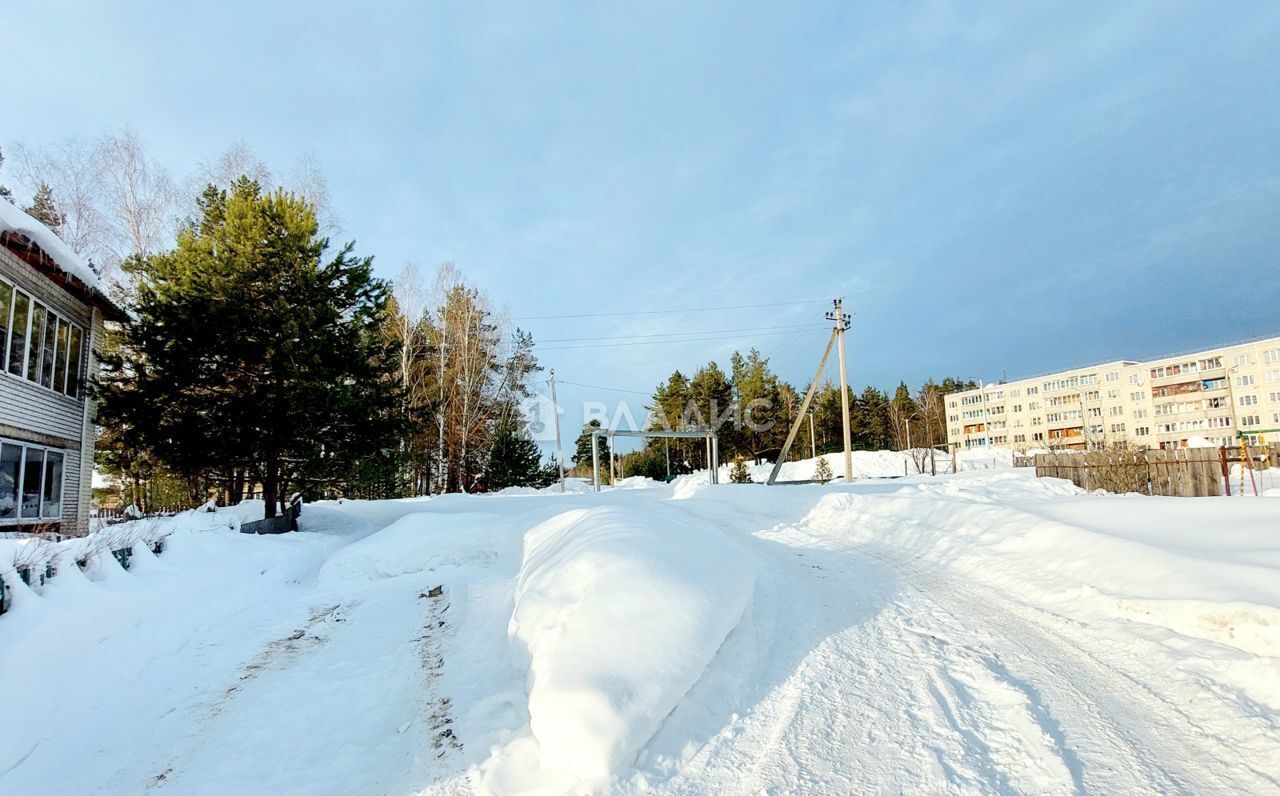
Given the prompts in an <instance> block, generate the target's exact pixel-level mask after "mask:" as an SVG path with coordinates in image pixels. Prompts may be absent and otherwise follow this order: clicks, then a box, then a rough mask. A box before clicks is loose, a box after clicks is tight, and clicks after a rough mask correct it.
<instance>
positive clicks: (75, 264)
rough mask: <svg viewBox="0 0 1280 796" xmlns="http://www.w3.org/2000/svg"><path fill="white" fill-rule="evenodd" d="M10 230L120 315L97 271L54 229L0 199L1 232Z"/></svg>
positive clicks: (106, 308) (105, 306)
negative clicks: (103, 287)
mask: <svg viewBox="0 0 1280 796" xmlns="http://www.w3.org/2000/svg"><path fill="white" fill-rule="evenodd" d="M4 232H8V233H12V234H14V235H18V236H21V237H22V238H25V239H26V241H27V245H28V246H30V247H31V248H33V249H38V250H39V251H40V252H41V253H43V254H44V255H45V257H46V258H47V259H48V260H49V261H50V262H52V263H53V264H54V266H56V267H57V269H58V270H59V271H61V272H62V273H63V274H64V275H66V276H67V277H68V280H69V281H70V282H71V283H72V287H75V284H74V283H77V282H78V283H79V284H80V285H83V292H85V293H86V294H88V297H89V298H90V299H92V300H93V301H94V302H95V303H97V304H98V305H99V306H101V307H102V308H103V309H104V310H105V311H107V314H108V315H109V316H112V317H119V316H122V314H123V313H122V311H121V310H120V308H119V307H117V306H116V305H115V303H114V302H112V301H111V299H110V298H108V297H107V294H106V293H105V292H104V291H103V289H102V282H101V281H100V280H99V279H98V274H97V273H96V272H95V271H94V270H93V269H92V268H91V267H89V263H88V262H86V261H85V260H84V258H82V257H81V256H80V255H78V254H76V253H75V252H74V251H72V249H71V247H70V246H68V245H67V244H66V243H65V242H63V240H62V239H61V238H59V237H58V236H57V234H55V233H54V231H53V230H51V229H49V228H48V227H46V226H45V225H44V224H41V223H40V222H39V221H37V220H35V219H34V218H32V217H31V216H29V215H27V214H26V213H24V212H23V211H22V210H20V209H18V208H17V207H15V206H14V205H12V204H9V203H8V202H5V201H0V233H4Z"/></svg>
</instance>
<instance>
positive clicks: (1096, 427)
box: [1089, 423, 1102, 434]
mask: <svg viewBox="0 0 1280 796" xmlns="http://www.w3.org/2000/svg"><path fill="white" fill-rule="evenodd" d="M1089 433H1090V434H1101V433H1102V424H1101V423H1094V424H1093V425H1091V426H1089Z"/></svg>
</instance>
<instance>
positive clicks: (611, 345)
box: [537, 332, 790, 353]
mask: <svg viewBox="0 0 1280 796" xmlns="http://www.w3.org/2000/svg"><path fill="white" fill-rule="evenodd" d="M779 334H790V333H789V332H763V333H761V334H758V335H755V336H756V337H772V336H774V335H779ZM737 339H739V336H738V335H733V336H731V337H691V338H688V339H680V340H642V341H639V342H635V343H601V344H596V343H591V344H588V345H572V346H549V347H547V348H541V347H539V348H538V349H537V351H538V352H540V353H541V352H543V351H574V350H578V349H588V348H625V347H630V346H638V345H661V344H663V343H706V342H715V341H718V340H737Z"/></svg>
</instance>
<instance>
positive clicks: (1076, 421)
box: [1044, 417, 1098, 431]
mask: <svg viewBox="0 0 1280 796" xmlns="http://www.w3.org/2000/svg"><path fill="white" fill-rule="evenodd" d="M1097 419H1098V418H1096V417H1095V418H1094V420H1097ZM1044 425H1045V428H1048V429H1051V430H1055V431H1056V430H1058V429H1061V428H1084V419H1083V418H1079V417H1077V418H1073V419H1070V420H1067V419H1063V420H1050V421H1046V422H1045V424H1044Z"/></svg>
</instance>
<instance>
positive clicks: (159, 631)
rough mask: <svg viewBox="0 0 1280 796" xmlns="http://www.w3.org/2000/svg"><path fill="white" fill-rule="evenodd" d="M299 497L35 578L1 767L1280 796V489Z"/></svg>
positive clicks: (605, 786) (235, 783) (300, 779)
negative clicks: (243, 522)
mask: <svg viewBox="0 0 1280 796" xmlns="http://www.w3.org/2000/svg"><path fill="white" fill-rule="evenodd" d="M303 519H304V528H305V530H306V531H307V532H306V533H301V534H291V535H288V536H284V537H276V538H268V537H263V538H250V537H245V536H241V535H238V534H235V533H232V532H229V531H226V530H221V531H219V530H194V529H189V528H188V529H184V530H180V531H179V532H178V533H177V534H175V536H174V537H173V538H172V544H171V549H170V550H169V551H168V552H166V553H165V554H164V555H162V556H160V557H159V558H152V557H147V556H139V557H138V558H137V559H136V561H137V564H136V566H135V567H134V568H133V569H131V570H130V571H129V572H124V571H121V570H119V569H118V567H112V566H110V562H109V561H106V562H100V565H99V566H98V568H97V569H96V570H95V571H94V572H91V573H90V578H88V579H86V578H84V577H79V576H74V575H72V576H69V577H67V578H65V579H64V578H62V577H60V578H58V579H55V580H54V581H53V582H51V583H50V585H49V586H47V587H46V588H45V590H44V593H43V594H41V595H39V596H37V595H35V594H33V593H30V592H24V593H20V594H19V595H18V600H17V604H16V606H15V610H14V611H13V612H12V613H10V614H7V615H5V616H4V617H2V618H0V693H2V694H3V697H4V698H3V704H4V709H5V712H6V720H5V721H4V722H3V723H0V793H77V794H79V793H111V794H142V793H157V794H165V793H170V794H188V793H208V794H225V793H299V794H414V793H420V792H426V793H432V794H435V793H468V792H494V793H546V794H552V793H605V792H613V793H620V794H649V793H657V794H708V793H724V794H760V793H768V794H783V793H830V794H845V793H904V792H908V793H1153V794H1156V793H1158V794H1171V793H1254V794H1259V793H1280V765H1277V761H1280V635H1278V634H1280V621H1277V620H1278V618H1280V610H1278V609H1277V606H1280V577H1277V576H1278V575H1280V533H1278V532H1280V500H1275V499H1272V498H1259V499H1237V500H1234V501H1229V500H1227V499H1222V500H1217V499H1211V498H1205V499H1195V500H1187V499H1182V500H1179V499H1160V498H1141V497H1133V496H1129V497H1124V496H1120V497H1116V496H1092V495H1082V494H1079V493H1078V492H1077V491H1076V490H1074V488H1072V487H1070V485H1068V484H1065V483H1063V482H1054V481H1047V480H1046V481H1036V480H1035V479H1032V478H1029V477H1027V474H1026V473H1025V472H1018V473H1012V472H995V473H986V474H983V473H979V474H973V475H966V474H962V475H961V476H956V477H948V478H939V479H932V480H930V479H902V480H897V481H888V480H883V481H876V480H867V481H863V482H859V483H857V484H854V485H852V486H849V487H827V488H822V487H816V486H812V487H785V488H783V487H778V488H774V489H766V488H765V487H762V486H730V485H723V486H718V487H709V486H706V485H704V484H698V483H695V482H694V481H693V480H685V481H683V482H678V483H676V484H675V485H673V486H667V487H660V488H651V489H627V490H623V489H619V490H615V491H613V492H606V493H604V494H600V495H590V494H570V495H557V494H550V495H510V496H506V495H487V496H473V497H467V496H448V497H444V498H438V499H431V500H417V501H388V502H377V503H361V502H355V503H345V504H343V505H337V504H322V505H316V506H310V507H308V509H307V512H306V513H305V514H304V516H303ZM595 640H599V643H593V642H594V641H595ZM637 650H640V651H643V654H641V653H638V652H637Z"/></svg>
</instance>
